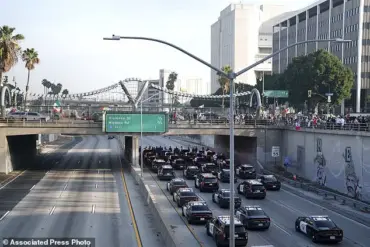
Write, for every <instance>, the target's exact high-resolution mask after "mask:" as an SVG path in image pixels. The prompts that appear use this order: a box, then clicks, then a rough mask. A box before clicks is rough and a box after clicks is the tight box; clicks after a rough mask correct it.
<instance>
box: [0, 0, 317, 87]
mask: <svg viewBox="0 0 370 247" xmlns="http://www.w3.org/2000/svg"><path fill="white" fill-rule="evenodd" d="M232 2H234V3H235V2H240V1H230V0H185V1H180V0H136V1H129V0H63V1H57V0H32V1H25V0H1V5H2V11H1V12H2V13H1V15H0V25H8V26H11V27H15V28H16V33H20V34H23V35H24V36H25V40H24V41H22V42H21V46H22V48H23V49H26V48H35V49H36V50H37V51H38V53H39V58H40V61H41V62H40V64H39V65H37V66H36V68H35V69H34V70H33V71H32V72H31V78H30V92H33V93H41V92H43V87H42V85H41V81H42V80H43V79H48V80H49V81H51V82H54V83H61V84H62V85H63V88H64V89H68V90H69V92H70V93H80V92H81V93H82V92H88V91H92V90H95V89H99V88H103V87H106V86H109V85H111V84H113V83H116V82H118V81H119V80H123V79H125V78H130V77H137V78H141V79H158V78H159V69H162V68H163V69H167V70H172V71H176V72H177V73H178V74H179V75H180V76H181V75H183V76H191V77H198V78H202V79H203V83H208V82H209V80H210V70H209V69H208V68H207V67H205V66H204V65H202V64H200V63H198V62H197V61H195V60H193V59H191V58H189V57H187V56H186V55H184V54H182V53H180V52H178V51H176V50H174V49H173V48H171V47H168V46H165V45H162V44H157V43H153V42H147V41H135V40H124V41H103V37H110V36H111V35H112V34H116V35H122V36H123V35H126V36H146V37H152V38H158V39H162V40H166V41H168V42H171V43H173V44H176V45H177V46H180V47H182V48H184V49H185V50H187V51H189V52H191V53H193V54H195V55H197V56H199V57H200V58H202V59H204V60H206V61H209V60H210V56H211V55H210V44H211V41H210V32H211V28H210V27H211V25H212V24H213V23H214V22H216V21H217V18H218V17H219V14H220V11H221V10H223V9H224V8H225V7H227V6H228V5H229V4H230V3H232ZM242 2H243V3H251V2H253V3H262V1H257V0H254V1H248V0H244V1H242ZM273 2H274V3H276V4H287V6H289V8H290V9H292V10H293V9H298V8H302V7H305V6H307V5H309V4H311V3H313V2H314V1H313V0H300V1H297V0H275V1H273ZM246 66H247V65H246ZM5 75H7V76H9V80H12V78H13V76H15V78H16V82H17V85H18V86H19V87H20V88H22V89H23V90H24V87H25V85H26V80H27V71H26V69H25V67H24V63H23V62H21V61H20V62H18V64H17V65H16V66H15V67H14V68H13V69H12V70H11V71H9V72H8V73H6V74H5Z"/></svg>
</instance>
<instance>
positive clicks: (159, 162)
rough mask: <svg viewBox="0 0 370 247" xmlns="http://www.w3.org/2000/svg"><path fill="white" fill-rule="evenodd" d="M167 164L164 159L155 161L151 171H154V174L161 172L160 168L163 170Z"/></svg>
mask: <svg viewBox="0 0 370 247" xmlns="http://www.w3.org/2000/svg"><path fill="white" fill-rule="evenodd" d="M165 164H166V162H165V161H164V160H162V159H153V161H152V167H151V170H152V171H154V172H156V171H158V170H159V168H161V167H162V166H164V165H165ZM171 168H172V167H171Z"/></svg>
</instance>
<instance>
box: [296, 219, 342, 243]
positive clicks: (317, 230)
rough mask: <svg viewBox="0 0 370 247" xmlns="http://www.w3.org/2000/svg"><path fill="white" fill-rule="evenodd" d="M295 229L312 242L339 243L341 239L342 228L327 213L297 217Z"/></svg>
mask: <svg viewBox="0 0 370 247" xmlns="http://www.w3.org/2000/svg"><path fill="white" fill-rule="evenodd" d="M295 229H296V231H297V232H301V233H303V234H305V235H307V236H308V237H309V238H311V239H312V242H314V243H315V242H333V243H339V242H341V241H342V240H343V230H342V229H340V228H339V227H338V226H337V225H336V224H335V223H334V222H333V221H332V220H331V219H330V218H329V216H327V215H316V216H315V215H313V216H306V217H298V218H297V220H296V221H295Z"/></svg>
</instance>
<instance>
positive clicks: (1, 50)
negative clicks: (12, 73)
mask: <svg viewBox="0 0 370 247" xmlns="http://www.w3.org/2000/svg"><path fill="white" fill-rule="evenodd" d="M14 31H15V28H13V27H9V26H2V27H0V82H2V77H3V73H4V72H8V71H9V70H10V69H11V68H12V67H13V66H14V65H15V64H16V63H17V62H18V57H19V56H20V54H21V48H20V46H19V42H20V41H21V40H24V36H23V35H22V34H14Z"/></svg>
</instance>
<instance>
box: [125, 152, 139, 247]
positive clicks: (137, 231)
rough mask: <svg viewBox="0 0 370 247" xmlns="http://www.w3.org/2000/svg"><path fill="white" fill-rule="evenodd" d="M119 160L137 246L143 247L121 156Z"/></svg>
mask: <svg viewBox="0 0 370 247" xmlns="http://www.w3.org/2000/svg"><path fill="white" fill-rule="evenodd" d="M119 162H120V163H121V176H122V181H123V189H124V191H125V196H126V200H127V204H128V209H129V211H130V216H131V221H132V225H133V227H134V232H135V238H136V243H137V247H142V246H143V245H142V243H141V238H140V233H139V229H138V227H137V224H136V219H135V214H134V210H133V209H132V204H131V200H130V196H129V193H128V188H127V184H126V179H125V175H124V174H123V166H122V162H121V159H120V158H119Z"/></svg>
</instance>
